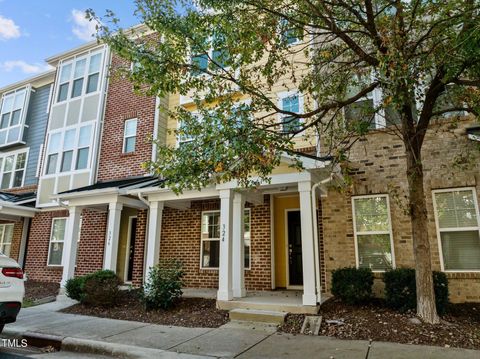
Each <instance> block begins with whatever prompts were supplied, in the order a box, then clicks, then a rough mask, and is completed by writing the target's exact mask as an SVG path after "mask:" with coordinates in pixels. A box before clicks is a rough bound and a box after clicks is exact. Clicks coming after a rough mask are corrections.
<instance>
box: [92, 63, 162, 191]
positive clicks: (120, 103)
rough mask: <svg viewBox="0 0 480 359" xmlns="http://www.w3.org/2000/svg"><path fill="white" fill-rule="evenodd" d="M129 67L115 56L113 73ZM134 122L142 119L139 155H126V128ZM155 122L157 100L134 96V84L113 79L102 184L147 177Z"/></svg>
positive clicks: (100, 176) (102, 154)
mask: <svg viewBox="0 0 480 359" xmlns="http://www.w3.org/2000/svg"><path fill="white" fill-rule="evenodd" d="M126 65H127V64H126V63H125V62H124V61H123V60H120V59H119V57H118V56H115V55H114V56H113V58H112V68H113V69H115V68H118V67H121V66H126ZM131 118H137V119H138V122H137V139H136V145H135V152H132V153H128V154H124V153H123V135H124V124H125V120H128V119H131ZM154 119H155V98H154V97H144V96H139V95H136V94H134V93H133V90H132V84H131V83H130V82H128V80H126V79H122V78H120V77H119V76H112V77H111V78H110V80H109V87H108V95H107V103H106V110H105V120H104V123H103V132H102V143H101V151H100V160H99V165H98V180H99V181H105V180H111V179H119V178H125V177H132V176H139V175H143V174H145V171H144V170H143V169H142V163H143V162H145V161H147V160H149V159H151V157H152V145H151V143H150V142H149V140H148V138H149V136H151V135H152V134H153V131H154V122H155V121H154Z"/></svg>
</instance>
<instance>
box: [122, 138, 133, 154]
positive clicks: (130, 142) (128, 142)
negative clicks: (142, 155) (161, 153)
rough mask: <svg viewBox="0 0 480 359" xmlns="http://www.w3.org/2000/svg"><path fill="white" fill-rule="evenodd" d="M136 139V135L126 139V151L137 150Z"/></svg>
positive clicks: (124, 150)
mask: <svg viewBox="0 0 480 359" xmlns="http://www.w3.org/2000/svg"><path fill="white" fill-rule="evenodd" d="M135 140H136V137H128V138H126V139H125V148H124V149H123V152H124V153H130V152H135Z"/></svg>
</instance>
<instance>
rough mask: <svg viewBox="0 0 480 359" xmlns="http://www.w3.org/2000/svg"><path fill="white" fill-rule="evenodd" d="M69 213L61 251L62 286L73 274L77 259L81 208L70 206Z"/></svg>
mask: <svg viewBox="0 0 480 359" xmlns="http://www.w3.org/2000/svg"><path fill="white" fill-rule="evenodd" d="M68 212H69V215H68V220H67V223H66V228H65V237H64V242H63V253H62V266H63V273H62V281H61V283H60V284H61V286H62V288H63V287H65V284H66V283H67V280H69V279H71V278H73V277H74V275H75V264H76V261H77V246H78V234H79V233H80V216H81V215H82V209H81V208H79V207H70V208H69V209H68Z"/></svg>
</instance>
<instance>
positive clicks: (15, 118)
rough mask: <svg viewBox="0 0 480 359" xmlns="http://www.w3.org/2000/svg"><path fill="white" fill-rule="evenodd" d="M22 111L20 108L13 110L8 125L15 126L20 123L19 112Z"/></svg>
mask: <svg viewBox="0 0 480 359" xmlns="http://www.w3.org/2000/svg"><path fill="white" fill-rule="evenodd" d="M21 113H22V110H15V111H13V113H12V120H11V121H10V126H15V125H18V124H19V123H20V114H21Z"/></svg>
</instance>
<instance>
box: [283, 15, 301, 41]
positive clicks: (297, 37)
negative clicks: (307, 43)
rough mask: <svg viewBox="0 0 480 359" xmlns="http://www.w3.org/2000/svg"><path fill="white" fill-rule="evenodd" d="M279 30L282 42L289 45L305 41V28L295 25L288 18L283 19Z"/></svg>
mask: <svg viewBox="0 0 480 359" xmlns="http://www.w3.org/2000/svg"><path fill="white" fill-rule="evenodd" d="M279 32H280V37H281V40H282V42H285V43H286V44H287V45H289V46H293V45H297V44H299V43H301V42H302V41H303V29H302V28H300V27H296V26H293V25H291V24H290V23H289V21H288V20H287V19H281V20H280V23H279Z"/></svg>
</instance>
